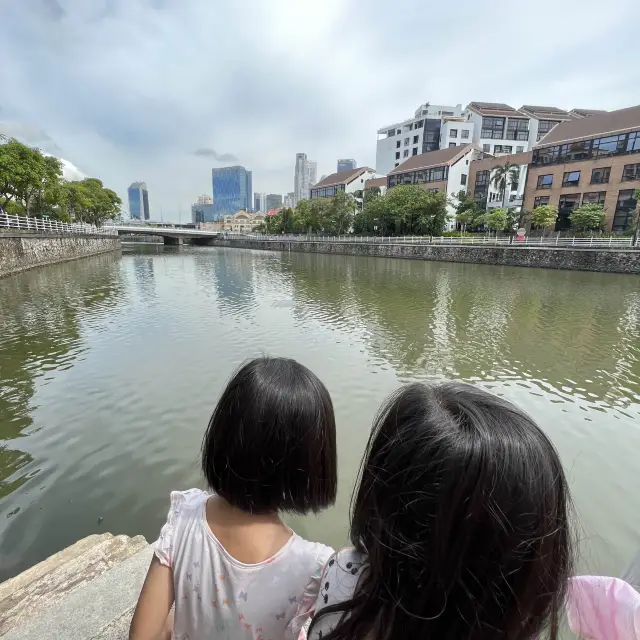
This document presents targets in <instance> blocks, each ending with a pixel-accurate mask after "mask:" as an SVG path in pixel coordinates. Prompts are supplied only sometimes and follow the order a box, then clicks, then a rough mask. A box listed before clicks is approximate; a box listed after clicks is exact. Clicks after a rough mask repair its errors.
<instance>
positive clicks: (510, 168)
mask: <svg viewBox="0 0 640 640" xmlns="http://www.w3.org/2000/svg"><path fill="white" fill-rule="evenodd" d="M519 180H520V167H519V166H518V165H517V164H513V163H511V162H509V161H508V160H507V162H505V163H504V164H501V165H499V166H497V167H496V168H495V169H494V170H493V172H492V174H491V184H492V185H493V186H494V188H495V189H497V190H498V191H499V192H500V197H501V198H502V203H503V204H504V199H505V194H506V190H507V186H508V185H511V188H512V189H517V187H518V182H519Z"/></svg>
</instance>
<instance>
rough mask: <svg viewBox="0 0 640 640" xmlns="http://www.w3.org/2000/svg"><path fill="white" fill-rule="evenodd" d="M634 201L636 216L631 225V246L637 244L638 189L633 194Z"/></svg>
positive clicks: (639, 207) (638, 224)
mask: <svg viewBox="0 0 640 640" xmlns="http://www.w3.org/2000/svg"><path fill="white" fill-rule="evenodd" d="M634 196H635V199H636V215H635V217H634V219H633V223H632V225H631V231H632V232H633V245H634V246H635V245H636V243H637V242H638V235H639V234H640V189H636V190H635V192H634Z"/></svg>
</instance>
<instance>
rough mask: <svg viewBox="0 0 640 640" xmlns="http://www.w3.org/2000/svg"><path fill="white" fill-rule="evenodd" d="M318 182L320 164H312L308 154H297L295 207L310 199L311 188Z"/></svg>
mask: <svg viewBox="0 0 640 640" xmlns="http://www.w3.org/2000/svg"><path fill="white" fill-rule="evenodd" d="M317 181H318V164H317V163H316V162H310V161H309V159H308V158H307V154H306V153H296V169H295V174H294V177H293V194H294V195H293V206H294V207H295V206H297V204H298V202H299V201H300V200H306V199H307V198H308V197H309V188H310V186H311V185H312V184H315V183H316V182H317Z"/></svg>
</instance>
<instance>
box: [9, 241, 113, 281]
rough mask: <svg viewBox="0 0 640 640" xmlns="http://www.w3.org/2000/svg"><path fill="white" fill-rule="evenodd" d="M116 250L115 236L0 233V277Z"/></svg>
mask: <svg viewBox="0 0 640 640" xmlns="http://www.w3.org/2000/svg"><path fill="white" fill-rule="evenodd" d="M118 249H120V240H119V238H117V237H114V236H97V235H96V236H92V235H77V236H66V235H65V236H62V235H53V234H29V235H24V234H14V233H1V234H0V277H2V276H8V275H10V274H12V273H18V272H19V271H24V270H25V269H31V268H33V267H40V266H43V265H46V264H53V263H55V262H65V261H66V260H75V259H76V258H84V257H87V256H95V255H98V254H100V253H107V252H108V251H117V250H118Z"/></svg>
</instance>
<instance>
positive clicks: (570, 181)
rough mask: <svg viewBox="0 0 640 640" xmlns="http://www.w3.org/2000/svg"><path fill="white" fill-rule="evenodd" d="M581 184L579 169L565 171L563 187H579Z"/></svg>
mask: <svg viewBox="0 0 640 640" xmlns="http://www.w3.org/2000/svg"><path fill="white" fill-rule="evenodd" d="M578 184H580V172H579V171H565V174H564V176H563V177H562V186H563V187H577V186H578Z"/></svg>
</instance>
